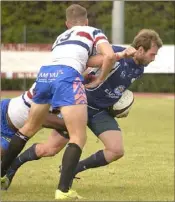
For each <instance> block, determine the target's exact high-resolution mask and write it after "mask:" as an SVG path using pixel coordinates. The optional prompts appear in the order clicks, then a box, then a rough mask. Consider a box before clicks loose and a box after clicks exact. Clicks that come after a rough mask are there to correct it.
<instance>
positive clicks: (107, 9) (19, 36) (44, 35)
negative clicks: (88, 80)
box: [1, 1, 175, 92]
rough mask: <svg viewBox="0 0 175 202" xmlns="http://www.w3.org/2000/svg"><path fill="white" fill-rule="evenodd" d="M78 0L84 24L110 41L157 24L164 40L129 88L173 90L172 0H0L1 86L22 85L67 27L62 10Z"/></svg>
mask: <svg viewBox="0 0 175 202" xmlns="http://www.w3.org/2000/svg"><path fill="white" fill-rule="evenodd" d="M72 3H78V4H80V5H82V6H84V7H86V8H87V10H88V18H89V24H90V25H91V26H95V27H98V28H100V29H102V30H103V31H104V33H105V34H106V35H107V37H108V38H109V41H110V42H111V43H113V44H120V45H123V46H128V45H129V44H131V43H132V41H133V38H134V36H135V35H136V34H137V32H138V31H139V30H140V29H143V28H150V29H154V30H156V31H157V32H158V33H159V35H160V37H161V38H162V40H163V43H164V46H163V47H162V48H161V49H160V51H159V53H158V55H157V57H156V60H155V61H154V62H152V63H151V64H150V65H149V66H148V67H147V68H145V74H144V76H143V78H142V79H141V80H140V81H137V82H135V83H134V84H133V85H132V87H131V90H133V91H136V92H137V91H139V92H174V36H175V29H174V25H175V20H174V19H175V13H174V12H175V2H171V1H166V2H165V1H160V2H153V1H114V2H113V1H64V2H63V1H11V2H8V1H2V2H1V16H2V18H1V41H2V44H1V89H2V90H26V89H27V88H29V87H30V85H31V84H32V83H33V81H34V80H35V77H36V75H37V72H38V70H39V68H40V66H41V65H42V64H44V63H46V62H47V61H49V59H50V48H51V45H52V43H53V42H54V41H55V39H56V37H57V36H58V35H59V34H60V33H62V32H63V31H65V30H66V27H65V10H66V8H67V6H69V5H70V4H72Z"/></svg>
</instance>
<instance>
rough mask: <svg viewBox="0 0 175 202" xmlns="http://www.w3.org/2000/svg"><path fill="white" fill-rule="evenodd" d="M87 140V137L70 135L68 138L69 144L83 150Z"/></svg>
mask: <svg viewBox="0 0 175 202" xmlns="http://www.w3.org/2000/svg"><path fill="white" fill-rule="evenodd" d="M86 140H87V135H86V134H84V135H72V136H70V141H69V142H71V143H75V144H77V145H78V146H79V147H80V148H83V147H84V145H85V143H86Z"/></svg>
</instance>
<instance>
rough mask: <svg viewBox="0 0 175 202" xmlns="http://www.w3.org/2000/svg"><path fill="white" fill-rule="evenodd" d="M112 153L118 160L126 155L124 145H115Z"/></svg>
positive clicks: (114, 158)
mask: <svg viewBox="0 0 175 202" xmlns="http://www.w3.org/2000/svg"><path fill="white" fill-rule="evenodd" d="M110 151H111V153H112V160H113V161H115V160H118V159H120V158H122V157H123V156H124V148H123V147H115V148H111V149H110Z"/></svg>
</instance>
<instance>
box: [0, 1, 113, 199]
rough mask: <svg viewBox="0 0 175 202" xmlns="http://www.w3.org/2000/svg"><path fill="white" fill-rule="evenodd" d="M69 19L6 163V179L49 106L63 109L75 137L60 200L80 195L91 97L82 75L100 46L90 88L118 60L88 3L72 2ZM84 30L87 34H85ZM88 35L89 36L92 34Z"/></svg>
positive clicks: (40, 76)
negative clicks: (74, 184)
mask: <svg viewBox="0 0 175 202" xmlns="http://www.w3.org/2000/svg"><path fill="white" fill-rule="evenodd" d="M66 20H67V21H66V25H67V28H68V30H67V31H65V32H64V33H63V34H61V35H60V36H59V37H58V38H57V40H56V42H55V43H54V45H53V47H52V56H53V58H52V62H51V64H49V65H45V66H42V67H41V69H40V71H39V74H38V76H37V80H36V86H35V93H34V96H33V99H32V100H33V103H32V105H31V109H30V114H29V118H28V119H27V121H26V123H25V125H24V126H23V127H22V128H20V129H19V131H17V132H16V134H15V135H14V136H13V138H12V140H11V142H10V145H9V147H8V149H7V151H6V155H5V158H3V159H2V163H1V178H2V179H1V180H3V177H4V176H5V173H6V170H7V169H8V168H9V166H10V164H11V163H12V161H13V160H14V159H15V158H16V156H17V155H18V154H19V153H20V152H21V150H22V149H23V147H24V146H25V144H26V142H27V141H28V140H29V138H31V137H32V136H34V135H35V134H36V133H37V131H38V130H39V129H40V128H41V126H42V123H43V121H44V120H45V117H46V116H47V114H48V110H49V107H50V106H52V107H53V108H59V109H60V111H61V113H62V115H63V117H64V121H65V124H66V127H67V129H68V132H69V136H70V140H69V144H68V147H67V148H66V150H65V153H64V156H63V159H64V161H63V168H64V169H63V170H62V172H61V176H60V181H59V183H58V189H57V190H56V192H55V199H57V200H65V199H70V198H71V199H77V197H78V195H77V194H76V195H74V193H73V192H72V191H71V190H70V188H69V184H70V183H69V182H70V181H71V180H72V178H73V173H74V170H75V168H76V165H77V163H78V161H79V159H80V156H81V153H82V149H83V147H84V145H85V143H86V138H87V135H86V125H87V99H86V93H85V89H84V85H83V83H82V82H83V76H82V73H83V71H84V70H85V68H86V63H87V61H88V59H89V57H90V55H91V53H92V50H93V48H94V46H96V48H97V51H98V52H99V53H101V54H102V55H103V56H104V58H103V64H102V66H101V70H102V71H101V73H100V75H99V76H98V77H97V78H96V79H95V80H94V81H93V82H92V83H90V84H88V87H91V88H93V87H96V86H97V85H98V84H100V83H102V82H103V81H104V80H105V78H106V76H107V75H108V73H109V72H110V70H111V69H112V66H113V64H114V63H115V58H116V56H115V54H114V51H113V50H112V47H111V45H110V44H109V42H108V40H107V39H106V37H105V35H104V37H103V38H100V37H101V36H100V35H99V36H98V32H99V30H98V29H97V28H92V27H89V28H88V27H87V25H88V19H87V11H86V9H85V8H84V7H82V6H80V5H77V4H74V5H71V6H69V7H68V8H67V10H66ZM79 27H81V29H80V28H79ZM81 32H82V33H84V34H83V35H81ZM87 34H89V35H88V37H87ZM101 34H102V33H101ZM70 37H71V38H70ZM91 38H92V39H91ZM72 47H75V48H74V49H73V48H72ZM75 111H76V113H75ZM15 145H18V146H17V147H16V146H15Z"/></svg>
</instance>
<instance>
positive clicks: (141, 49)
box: [138, 46, 144, 54]
mask: <svg viewBox="0 0 175 202" xmlns="http://www.w3.org/2000/svg"><path fill="white" fill-rule="evenodd" d="M138 52H139V54H143V53H144V48H143V47H142V46H140V47H139V48H138Z"/></svg>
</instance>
